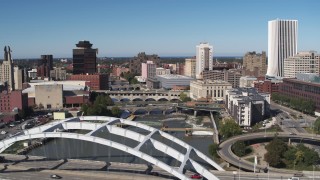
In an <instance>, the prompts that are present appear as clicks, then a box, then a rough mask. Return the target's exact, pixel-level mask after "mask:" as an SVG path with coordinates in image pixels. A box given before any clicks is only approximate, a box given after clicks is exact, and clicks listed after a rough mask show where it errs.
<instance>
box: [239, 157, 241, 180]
mask: <svg viewBox="0 0 320 180" xmlns="http://www.w3.org/2000/svg"><path fill="white" fill-rule="evenodd" d="M240 161H241V158H239V180H240Z"/></svg>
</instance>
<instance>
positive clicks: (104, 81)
mask: <svg viewBox="0 0 320 180" xmlns="http://www.w3.org/2000/svg"><path fill="white" fill-rule="evenodd" d="M108 79H109V77H108V74H76V75H70V76H69V77H68V80H72V81H87V82H88V83H87V84H86V85H87V86H88V87H89V88H90V90H108V89H109V87H108V84H109V82H108Z"/></svg>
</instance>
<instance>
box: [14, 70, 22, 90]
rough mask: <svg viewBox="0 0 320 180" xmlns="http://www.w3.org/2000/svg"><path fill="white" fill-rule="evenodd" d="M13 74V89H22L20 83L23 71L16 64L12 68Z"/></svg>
mask: <svg viewBox="0 0 320 180" xmlns="http://www.w3.org/2000/svg"><path fill="white" fill-rule="evenodd" d="M13 76H14V89H15V90H22V83H24V73H23V70H22V69H19V67H18V66H15V67H14V68H13Z"/></svg>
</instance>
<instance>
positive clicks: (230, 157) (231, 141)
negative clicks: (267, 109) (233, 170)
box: [218, 132, 320, 174]
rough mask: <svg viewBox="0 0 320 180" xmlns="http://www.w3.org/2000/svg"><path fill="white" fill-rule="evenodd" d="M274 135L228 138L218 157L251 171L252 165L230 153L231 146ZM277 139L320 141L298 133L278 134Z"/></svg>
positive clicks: (256, 134)
mask: <svg viewBox="0 0 320 180" xmlns="http://www.w3.org/2000/svg"><path fill="white" fill-rule="evenodd" d="M274 134H275V133H264V132H261V133H252V134H244V135H241V136H236V137H233V138H230V139H228V140H226V141H224V142H222V143H221V144H220V146H219V147H220V150H219V151H218V153H219V155H220V156H221V158H223V159H224V160H226V161H227V162H229V163H230V164H233V165H234V166H236V167H239V166H240V167H241V169H245V170H249V171H253V163H251V162H248V161H245V160H242V159H241V158H239V157H238V156H236V155H235V154H234V153H233V152H232V151H231V146H232V145H233V144H234V143H235V142H237V141H240V140H242V141H243V140H253V139H264V138H272V137H274ZM278 137H288V138H294V139H297V138H299V139H300V138H303V139H309V140H317V141H320V136H313V135H310V134H304V133H298V134H297V135H290V133H278ZM264 168H265V167H264V166H260V165H258V166H257V169H264ZM269 170H270V172H281V173H285V174H293V173H297V171H293V170H283V169H276V168H272V167H270V168H269Z"/></svg>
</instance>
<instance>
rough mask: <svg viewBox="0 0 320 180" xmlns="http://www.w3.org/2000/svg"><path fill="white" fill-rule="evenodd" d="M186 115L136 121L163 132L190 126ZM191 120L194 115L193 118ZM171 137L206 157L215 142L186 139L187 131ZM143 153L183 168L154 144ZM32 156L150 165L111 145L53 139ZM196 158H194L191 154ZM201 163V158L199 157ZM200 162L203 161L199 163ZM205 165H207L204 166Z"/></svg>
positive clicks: (104, 133)
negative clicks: (164, 127) (164, 129)
mask: <svg viewBox="0 0 320 180" xmlns="http://www.w3.org/2000/svg"><path fill="white" fill-rule="evenodd" d="M183 117H184V118H185V117H186V115H159V114H158V115H144V116H137V117H136V119H135V121H137V122H141V123H144V124H147V125H149V126H152V127H155V128H158V129H160V128H161V127H162V126H163V124H165V125H166V126H169V127H179V128H181V127H190V125H189V124H187V123H186V121H185V120H184V118H183ZM189 117H190V116H189ZM204 126H206V127H211V126H212V124H210V123H208V122H207V123H205V124H204ZM127 128H128V129H130V130H133V131H136V132H140V133H142V134H145V135H146V134H147V132H146V131H145V130H143V129H140V128H136V127H131V126H130V127H127ZM169 133H170V134H171V135H173V136H175V137H177V138H179V139H181V140H183V141H185V142H187V143H188V144H190V145H191V146H193V147H195V148H196V149H198V150H200V151H201V152H203V153H204V154H206V155H208V146H209V145H210V144H212V143H213V138H212V136H201V135H196V136H186V135H185V133H184V132H169ZM95 136H98V137H108V138H109V139H111V140H113V141H116V142H121V143H123V144H126V145H127V146H130V147H135V146H137V145H138V142H136V141H134V140H131V139H128V138H123V137H120V136H117V135H113V134H110V133H108V132H107V130H102V131H99V132H97V133H96V134H95ZM152 137H153V138H154V139H157V140H158V141H160V142H163V143H165V144H167V145H169V146H170V147H172V148H174V149H176V150H178V151H180V152H182V153H185V152H186V149H184V148H182V147H181V146H179V145H177V144H175V143H171V142H169V141H168V140H166V139H165V138H162V137H161V136H160V135H159V134H155V135H153V136H152ZM141 151H143V152H146V153H148V154H150V155H152V156H153V157H156V158H158V159H159V160H161V161H163V162H165V163H166V164H169V165H171V166H179V165H180V162H178V161H176V160H175V159H174V158H172V157H170V156H168V155H166V154H164V153H162V152H160V151H158V150H156V149H155V148H154V147H153V145H152V144H151V143H146V144H144V145H143V146H142V148H141ZM28 154H29V155H35V156H45V157H48V158H52V159H63V158H72V159H87V160H97V161H106V162H123V163H138V164H146V162H145V161H144V160H142V159H140V158H136V157H134V156H132V155H130V154H128V153H125V152H122V151H119V150H117V149H113V148H110V147H107V146H103V145H99V144H95V143H91V142H85V141H80V140H73V139H53V140H52V141H49V142H48V143H47V144H45V145H44V146H40V147H38V148H36V149H33V150H31V151H30V152H29V153H28ZM191 156H193V157H196V156H194V155H191ZM195 159H196V160H199V159H198V158H195ZM199 162H200V163H201V162H202V161H199ZM204 165H205V164H204Z"/></svg>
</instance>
